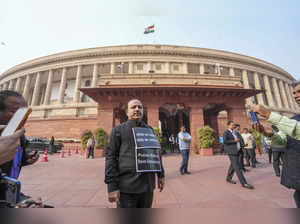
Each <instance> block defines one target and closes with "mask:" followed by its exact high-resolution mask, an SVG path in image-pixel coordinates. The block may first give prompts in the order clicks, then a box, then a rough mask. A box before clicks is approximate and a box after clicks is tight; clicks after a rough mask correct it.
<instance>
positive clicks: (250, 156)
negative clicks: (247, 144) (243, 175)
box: [245, 148, 256, 167]
mask: <svg viewBox="0 0 300 224" xmlns="http://www.w3.org/2000/svg"><path fill="white" fill-rule="evenodd" d="M246 151H247V155H246V156H245V158H246V163H247V165H250V163H251V166H252V167H255V163H256V158H255V149H254V148H251V149H246Z"/></svg>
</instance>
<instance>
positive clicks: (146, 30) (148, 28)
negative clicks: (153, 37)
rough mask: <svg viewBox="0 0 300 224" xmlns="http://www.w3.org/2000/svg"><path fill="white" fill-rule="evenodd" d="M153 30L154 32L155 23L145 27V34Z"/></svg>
mask: <svg viewBox="0 0 300 224" xmlns="http://www.w3.org/2000/svg"><path fill="white" fill-rule="evenodd" d="M153 32H154V25H152V26H148V27H147V28H145V31H144V34H148V33H153Z"/></svg>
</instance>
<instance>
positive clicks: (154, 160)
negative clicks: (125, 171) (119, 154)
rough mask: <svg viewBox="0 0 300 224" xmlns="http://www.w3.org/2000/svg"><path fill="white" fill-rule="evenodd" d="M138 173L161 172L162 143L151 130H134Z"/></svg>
mask: <svg viewBox="0 0 300 224" xmlns="http://www.w3.org/2000/svg"><path fill="white" fill-rule="evenodd" d="M132 131H133V136H134V141H135V150H136V151H135V153H136V171H137V172H160V171H161V161H160V154H159V150H160V143H159V141H158V139H157V137H156V135H155V134H154V132H153V130H152V129H151V128H133V129H132Z"/></svg>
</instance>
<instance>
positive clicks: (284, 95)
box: [279, 80, 289, 108]
mask: <svg viewBox="0 0 300 224" xmlns="http://www.w3.org/2000/svg"><path fill="white" fill-rule="evenodd" d="M279 87H280V92H281V94H282V98H283V101H284V102H283V105H284V107H285V108H289V103H288V98H287V95H286V92H285V89H284V86H283V82H282V80H279Z"/></svg>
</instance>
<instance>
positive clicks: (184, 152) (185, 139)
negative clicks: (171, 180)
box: [178, 126, 192, 175]
mask: <svg viewBox="0 0 300 224" xmlns="http://www.w3.org/2000/svg"><path fill="white" fill-rule="evenodd" d="M180 130H181V131H180V132H179V133H178V142H179V150H180V153H181V156H182V162H181V166H180V169H179V171H180V173H181V175H184V174H191V172H189V171H188V163H189V157H190V144H191V141H192V137H191V135H190V134H189V133H188V132H187V131H186V128H185V126H182V127H181V128H180Z"/></svg>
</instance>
